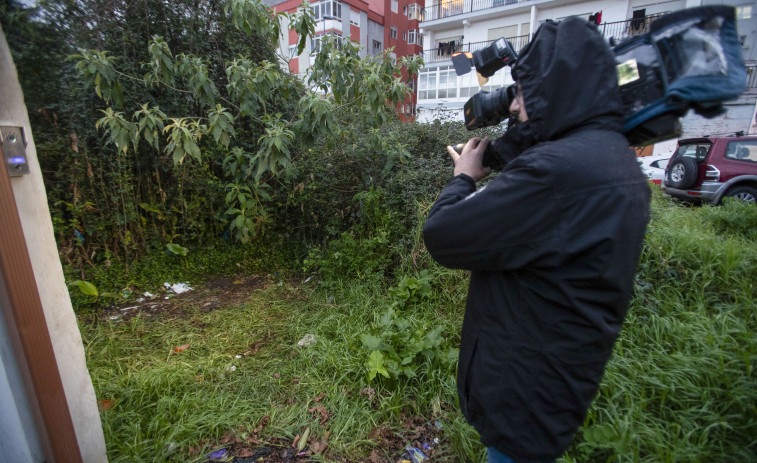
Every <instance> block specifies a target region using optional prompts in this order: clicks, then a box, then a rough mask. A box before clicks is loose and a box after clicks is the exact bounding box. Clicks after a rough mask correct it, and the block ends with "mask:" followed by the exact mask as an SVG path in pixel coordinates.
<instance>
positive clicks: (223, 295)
mask: <svg viewBox="0 0 757 463" xmlns="http://www.w3.org/2000/svg"><path fill="white" fill-rule="evenodd" d="M271 284H275V283H274V281H273V280H271V279H270V278H269V277H267V276H251V275H246V276H234V277H219V278H214V279H212V280H209V281H207V282H205V283H204V284H202V285H198V286H197V287H192V289H191V290H188V291H186V292H182V293H181V294H177V293H175V292H174V291H172V290H171V289H170V288H167V287H164V288H161V290H160V291H156V292H154V293H152V294H150V293H147V294H145V293H143V294H135V295H134V296H136V300H134V301H131V302H128V303H121V304H114V305H111V306H110V307H108V308H107V309H105V310H104V311H103V315H102V316H103V318H105V319H110V320H129V319H131V318H133V317H135V316H137V315H140V316H142V317H161V318H164V317H167V318H184V317H186V316H187V313H188V311H189V310H190V309H191V310H192V311H195V310H197V309H198V308H199V310H202V311H207V312H210V311H213V310H216V309H218V308H222V307H229V306H239V305H241V304H243V303H245V302H246V301H248V300H249V298H250V293H251V292H253V291H254V290H257V289H263V288H266V287H267V286H268V285H271ZM295 284H299V283H295ZM366 389H369V388H366ZM362 393H365V394H367V395H370V394H371V393H373V390H366V391H363V392H362ZM314 400H315V401H316V402H317V400H316V399H314ZM312 412H313V413H315V414H317V413H319V410H318V409H317V407H314V410H313V411H312ZM267 418H268V417H265V418H263V420H261V422H260V423H258V424H257V426H256V429H254V430H253V431H252V432H246V433H245V432H243V431H244V429H240V430H229V431H227V432H226V433H225V434H224V435H223V436H222V437H221V439H219V440H217V441H211V440H203V441H201V442H199V443H198V444H197V445H196V446H195V447H194V448H192V449H190V452H191V453H192V454H193V456H196V457H200V456H201V454H202V453H204V454H205V455H203V456H205V460H204V461H207V462H213V461H218V462H220V461H224V462H233V463H253V462H254V463H279V462H307V461H323V459H324V457H325V459H326V460H327V461H341V462H344V463H419V462H421V461H422V462H424V463H430V462H433V461H434V460H435V458H434V457H435V456H441V455H440V454H441V453H443V452H441V446H439V445H438V444H439V439H440V438H441V427H442V426H443V424H442V423H440V422H436V423H429V422H427V421H426V420H425V419H423V418H421V417H416V416H403V417H402V419H401V422H400V423H398V426H397V427H398V428H399V429H401V430H402V431H401V432H398V431H397V427H394V428H391V429H390V428H375V429H374V430H373V432H372V433H371V435H370V439H371V440H372V441H374V442H375V443H376V449H375V450H374V451H373V452H372V453H371V455H370V456H369V457H368V458H363V459H358V458H352V457H350V458H341V459H337V457H334V456H333V455H330V454H329V448H328V447H329V442H328V433H327V434H326V435H325V436H324V437H323V438H322V439H320V440H314V439H307V437H306V439H307V440H306V443H305V444H303V445H298V444H300V442H299V439H300V436H297V438H295V440H294V442H292V441H289V440H284V439H280V438H275V437H274V438H270V437H269V436H265V435H264V428H265V426H266V424H267ZM408 446H409V447H412V449H410V450H407V447H408ZM208 448H210V449H215V450H214V451H213V452H212V453H207V452H208V451H207V449H208ZM413 452H415V455H413V454H412V453H413ZM417 452H420V453H417ZM316 455H317V456H316ZM414 456H415V458H413V457H414Z"/></svg>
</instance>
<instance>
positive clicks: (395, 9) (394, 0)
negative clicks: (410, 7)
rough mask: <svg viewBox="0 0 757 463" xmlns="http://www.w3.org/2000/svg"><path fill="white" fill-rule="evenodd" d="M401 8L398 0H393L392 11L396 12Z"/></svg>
mask: <svg viewBox="0 0 757 463" xmlns="http://www.w3.org/2000/svg"><path fill="white" fill-rule="evenodd" d="M398 9H399V4H398V3H397V0H392V13H396V12H397V11H398Z"/></svg>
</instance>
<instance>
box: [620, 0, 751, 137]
mask: <svg viewBox="0 0 757 463" xmlns="http://www.w3.org/2000/svg"><path fill="white" fill-rule="evenodd" d="M615 53H616V59H617V63H618V68H617V69H618V84H619V85H620V89H621V94H622V95H623V100H624V105H625V107H626V122H625V125H624V130H626V131H628V130H631V129H633V128H634V127H637V126H639V125H641V124H643V123H644V122H645V121H647V120H650V119H652V118H655V117H657V116H660V115H662V114H664V113H675V114H677V115H679V116H682V115H684V114H685V113H686V112H687V111H688V109H689V108H693V109H694V110H695V111H696V112H698V113H700V114H702V115H703V116H706V117H712V116H715V115H717V114H719V113H720V112H722V111H721V109H722V102H723V101H726V100H731V99H735V98H738V97H739V95H741V93H743V91H744V89H745V88H746V81H747V79H746V69H745V68H744V60H743V57H742V55H741V44H740V42H739V38H738V34H737V32H736V14H735V9H734V8H733V7H727V6H707V7H699V8H690V9H686V10H681V11H677V12H674V13H670V14H668V15H665V16H663V17H662V18H660V19H658V20H657V21H655V22H653V23H652V24H651V25H650V30H649V32H648V33H647V34H644V35H642V36H639V37H635V38H633V39H630V40H628V41H626V42H624V43H621V44H620V45H618V46H617V47H616V48H615Z"/></svg>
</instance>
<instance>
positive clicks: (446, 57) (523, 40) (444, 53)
mask: <svg viewBox="0 0 757 463" xmlns="http://www.w3.org/2000/svg"><path fill="white" fill-rule="evenodd" d="M507 40H509V41H510V43H511V44H512V45H513V48H514V49H515V51H516V52H520V49H521V48H523V47H524V46H526V44H527V43H528V41H529V40H530V36H529V35H520V36H517V37H507ZM491 43H492V42H491V41H486V42H471V43H462V44H460V45H457V46H455V47H446V46H439V47H438V48H433V49H431V50H423V52H422V53H423V62H424V65H425V66H426V67H428V66H429V64H431V63H441V62H446V61H450V60H451V59H452V54H453V53H464V52H471V53H472V52H474V51H476V50H480V49H482V48H485V47H487V46H488V45H489V44H491Z"/></svg>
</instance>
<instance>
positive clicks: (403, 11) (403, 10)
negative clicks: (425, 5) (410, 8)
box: [402, 6, 407, 16]
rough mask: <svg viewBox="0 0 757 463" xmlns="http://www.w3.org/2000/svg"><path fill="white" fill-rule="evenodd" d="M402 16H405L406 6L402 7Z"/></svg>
mask: <svg viewBox="0 0 757 463" xmlns="http://www.w3.org/2000/svg"><path fill="white" fill-rule="evenodd" d="M402 14H403V15H404V16H407V7H406V6H403V7H402Z"/></svg>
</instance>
